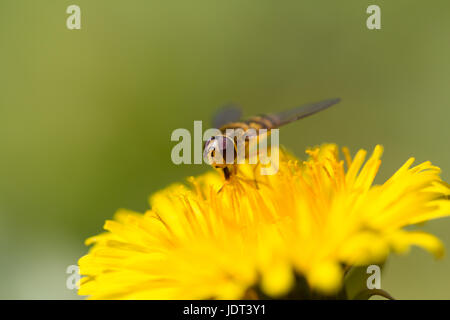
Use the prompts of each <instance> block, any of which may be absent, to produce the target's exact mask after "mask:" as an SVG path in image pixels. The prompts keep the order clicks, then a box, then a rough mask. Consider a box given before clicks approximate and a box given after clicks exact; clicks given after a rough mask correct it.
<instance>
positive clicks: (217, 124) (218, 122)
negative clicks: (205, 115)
mask: <svg viewBox="0 0 450 320" xmlns="http://www.w3.org/2000/svg"><path fill="white" fill-rule="evenodd" d="M241 116H242V110H241V109H240V108H239V107H237V106H235V105H232V104H228V105H225V106H223V107H222V108H221V109H220V110H219V111H218V112H217V113H216V114H215V116H214V118H213V126H214V128H221V127H222V126H224V125H226V124H227V123H230V122H236V121H238V120H240V119H241Z"/></svg>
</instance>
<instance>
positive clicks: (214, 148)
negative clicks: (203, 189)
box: [203, 135, 235, 168]
mask: <svg viewBox="0 0 450 320" xmlns="http://www.w3.org/2000/svg"><path fill="white" fill-rule="evenodd" d="M234 147H235V146H234V141H233V140H232V139H231V138H229V137H227V136H223V135H219V136H213V137H211V138H210V139H208V141H206V143H205V148H204V149H203V159H204V160H205V162H206V163H207V164H209V165H212V166H213V167H216V168H224V167H226V166H227V164H233V162H234V149H235V148H234ZM227 160H228V161H227ZM229 162H230V163H229Z"/></svg>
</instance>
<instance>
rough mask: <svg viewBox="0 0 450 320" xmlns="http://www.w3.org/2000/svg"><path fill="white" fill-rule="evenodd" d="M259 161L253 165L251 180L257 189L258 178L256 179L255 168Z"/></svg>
mask: <svg viewBox="0 0 450 320" xmlns="http://www.w3.org/2000/svg"><path fill="white" fill-rule="evenodd" d="M258 166H259V161H258V162H257V163H256V164H255V166H254V167H253V182H254V183H255V187H256V189H258V190H259V185H258V180H257V179H256V169H258Z"/></svg>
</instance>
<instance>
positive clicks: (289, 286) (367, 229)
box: [79, 144, 450, 299]
mask: <svg viewBox="0 0 450 320" xmlns="http://www.w3.org/2000/svg"><path fill="white" fill-rule="evenodd" d="M307 153H308V154H309V159H308V160H307V161H304V162H302V161H299V160H297V159H296V158H295V157H293V156H291V155H290V154H288V153H287V152H285V151H280V167H279V172H278V173H277V174H275V175H268V176H257V177H256V181H257V183H255V182H254V181H253V176H252V175H253V172H254V170H253V167H252V166H250V165H241V166H240V170H239V172H240V173H239V174H238V175H237V176H236V177H233V179H232V180H231V181H230V182H229V183H227V184H226V185H225V186H224V187H223V188H222V189H221V187H222V186H223V185H224V180H223V178H222V177H221V176H220V175H219V174H217V173H215V172H208V173H206V174H204V175H202V176H199V177H196V178H190V179H189V182H190V184H191V186H190V187H186V186H184V185H182V184H176V185H172V186H170V187H168V188H167V189H165V190H162V191H160V192H158V193H156V194H154V195H153V196H152V197H151V198H150V205H151V210H149V211H147V212H146V213H145V214H139V213H135V212H131V211H127V210H120V211H119V212H118V213H117V214H116V216H115V218H114V220H111V221H106V223H105V226H104V228H105V230H106V232H105V233H103V234H100V235H98V236H94V237H92V238H89V239H88V240H87V241H86V244H87V245H90V244H93V247H92V248H91V249H90V252H89V253H88V254H87V255H86V256H84V257H82V258H81V259H80V261H79V265H80V271H81V274H82V275H85V276H86V277H84V278H83V279H82V282H81V288H80V290H79V294H80V295H89V296H90V297H91V298H94V299H95V298H100V299H111V298H112V299H114V298H122V299H166V298H167V299H204V298H217V299H237V298H243V297H245V298H252V297H258V296H259V297H282V296H288V295H289V294H290V293H292V292H300V294H297V296H301V297H311V296H312V295H314V294H315V295H322V296H330V295H336V294H338V293H339V292H340V291H342V290H341V289H342V286H343V279H344V273H345V271H346V270H347V269H348V268H349V267H353V266H362V265H368V264H373V263H382V262H383V261H385V260H386V258H387V256H388V255H389V253H390V252H392V251H393V252H397V253H403V252H406V251H407V250H408V248H409V247H410V246H411V245H417V246H420V247H423V248H424V249H426V250H427V251H429V252H431V253H432V254H433V255H435V256H436V257H440V256H442V254H443V246H442V244H441V242H440V241H439V240H438V239H437V238H436V237H434V236H433V235H431V234H427V233H424V232H420V231H406V230H404V229H403V227H405V226H407V225H412V224H417V223H420V222H424V221H427V220H430V219H434V218H439V217H443V216H447V215H449V214H450V204H449V201H448V196H449V195H450V188H449V186H448V185H447V184H445V183H444V182H442V181H441V180H440V178H439V168H438V167H435V166H433V165H431V163H430V162H424V163H422V164H419V165H417V166H415V167H411V166H412V163H413V161H414V159H409V160H408V161H407V162H406V163H405V164H404V165H403V166H402V167H401V168H400V169H399V170H398V171H397V172H396V173H395V174H394V175H393V176H392V177H391V178H390V179H389V180H387V181H386V182H385V183H383V184H382V185H373V180H374V178H375V175H376V174H377V171H378V168H379V166H380V163H381V160H380V157H381V154H382V147H381V146H377V147H376V148H375V150H374V151H373V153H372V155H371V156H370V158H369V159H368V160H367V161H366V162H365V163H364V160H365V157H366V152H365V151H364V150H360V151H358V153H357V154H356V155H355V157H354V158H353V159H352V158H351V157H350V154H349V152H348V150H347V149H345V148H344V149H343V153H344V158H345V160H346V161H345V163H346V164H345V163H344V161H343V160H340V158H339V152H338V148H337V146H336V145H333V144H326V145H323V146H321V147H316V148H313V149H310V150H307ZM345 167H347V169H345ZM220 189H221V191H220V192H218V190H220ZM299 288H300V289H299Z"/></svg>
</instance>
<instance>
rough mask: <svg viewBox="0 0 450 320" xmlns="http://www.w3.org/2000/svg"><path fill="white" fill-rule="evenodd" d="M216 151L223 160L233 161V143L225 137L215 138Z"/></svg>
mask: <svg viewBox="0 0 450 320" xmlns="http://www.w3.org/2000/svg"><path fill="white" fill-rule="evenodd" d="M217 142H218V144H217V147H218V152H219V153H220V155H221V157H222V159H223V160H224V161H225V162H227V163H228V162H233V160H234V143H233V141H232V140H231V139H229V138H227V137H220V138H219V139H217Z"/></svg>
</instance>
